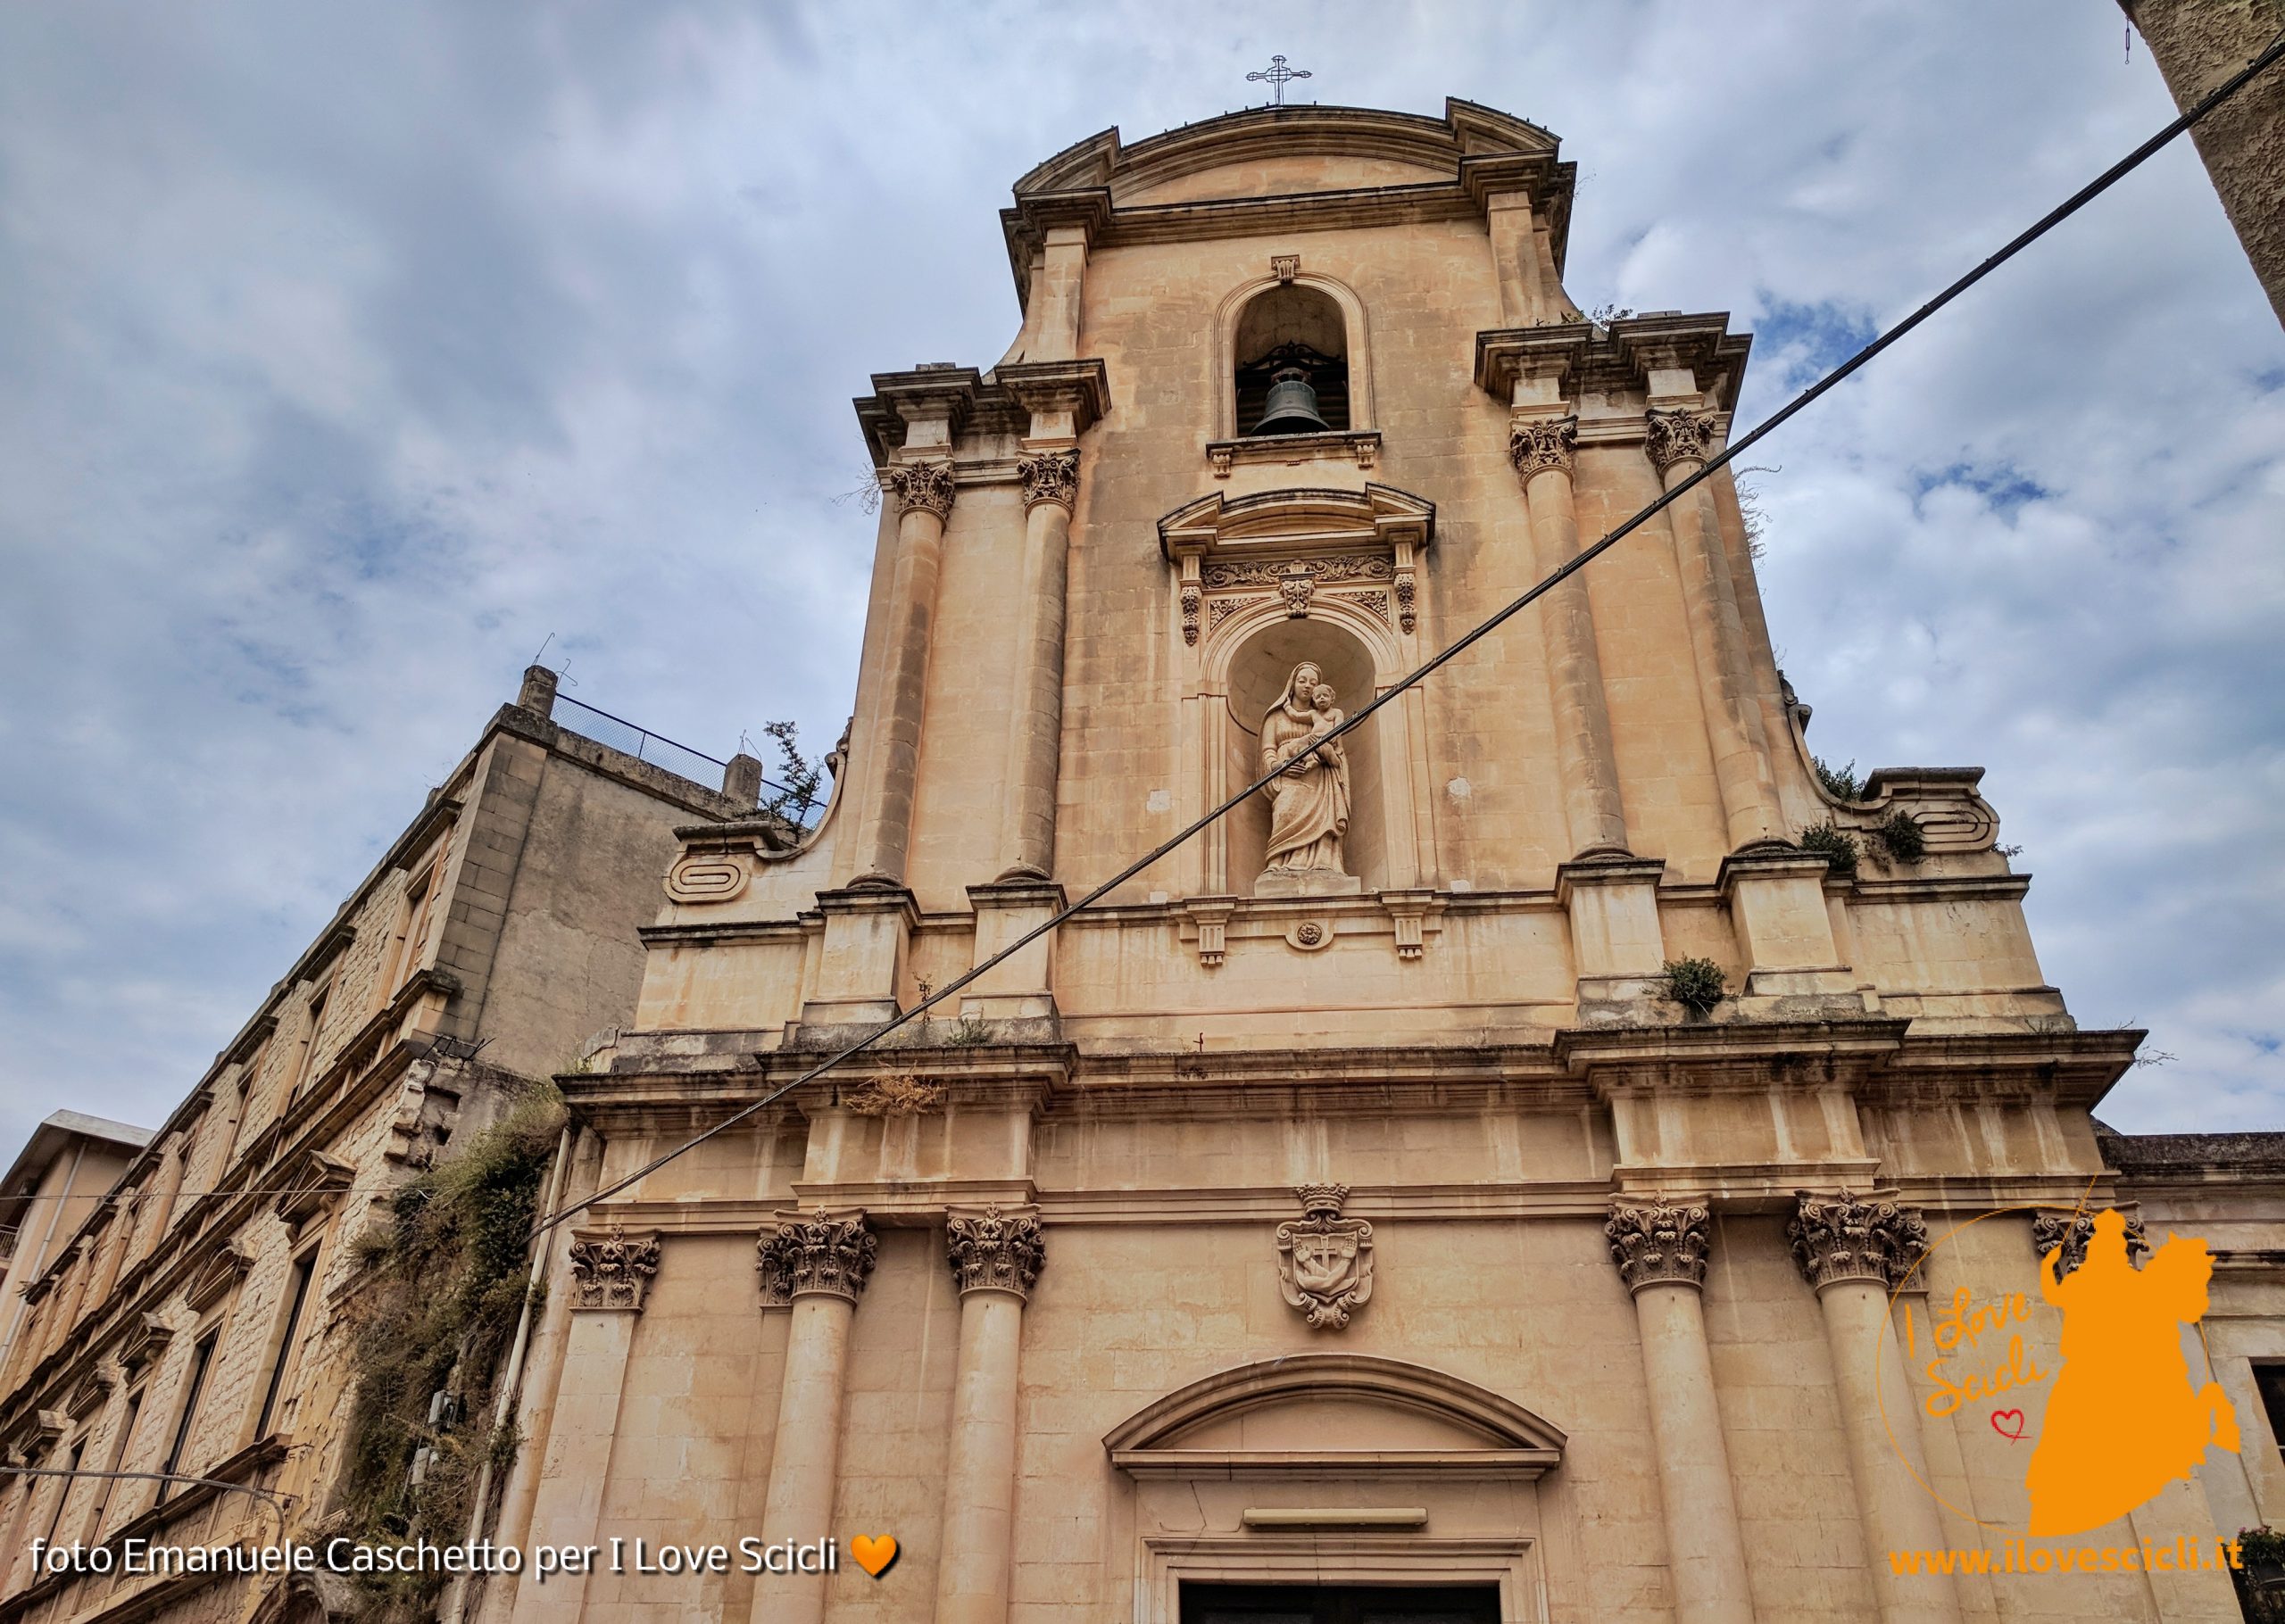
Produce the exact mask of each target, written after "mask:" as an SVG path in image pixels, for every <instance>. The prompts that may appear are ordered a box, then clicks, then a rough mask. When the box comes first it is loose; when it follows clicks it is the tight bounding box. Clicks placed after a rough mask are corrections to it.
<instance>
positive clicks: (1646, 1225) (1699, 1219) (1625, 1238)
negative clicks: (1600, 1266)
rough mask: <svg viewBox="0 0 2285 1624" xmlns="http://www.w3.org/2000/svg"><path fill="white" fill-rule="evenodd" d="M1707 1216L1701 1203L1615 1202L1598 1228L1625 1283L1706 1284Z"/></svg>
mask: <svg viewBox="0 0 2285 1624" xmlns="http://www.w3.org/2000/svg"><path fill="white" fill-rule="evenodd" d="M1708 1216H1709V1214H1708V1212H1707V1210H1706V1209H1705V1208H1704V1207H1702V1206H1666V1204H1664V1203H1663V1202H1659V1203H1653V1204H1650V1205H1649V1206H1634V1205H1632V1204H1628V1203H1617V1204H1614V1205H1613V1206H1612V1207H1611V1209H1610V1222H1608V1223H1606V1224H1605V1225H1603V1234H1604V1235H1605V1237H1606V1238H1608V1239H1609V1241H1610V1260H1611V1262H1613V1263H1615V1264H1617V1265H1618V1278H1619V1279H1620V1280H1624V1281H1625V1282H1626V1288H1627V1289H1628V1290H1629V1291H1640V1290H1641V1289H1642V1288H1643V1287H1645V1286H1663V1285H1680V1286H1703V1285H1705V1284H1706V1252H1707V1247H1708V1246H1709V1245H1710V1244H1711V1241H1710V1238H1709V1236H1708V1233H1707V1220H1708Z"/></svg>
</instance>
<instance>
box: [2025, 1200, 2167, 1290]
mask: <svg viewBox="0 0 2285 1624" xmlns="http://www.w3.org/2000/svg"><path fill="white" fill-rule="evenodd" d="M2121 1217H2122V1218H2123V1221H2124V1222H2125V1224H2126V1258H2127V1261H2128V1262H2129V1263H2133V1262H2134V1261H2135V1260H2136V1259H2137V1258H2139V1257H2140V1256H2141V1255H2142V1254H2143V1253H2145V1252H2148V1250H2149V1249H2150V1242H2149V1239H2148V1237H2147V1236H2146V1235H2144V1234H2143V1232H2142V1221H2141V1220H2140V1218H2134V1217H2127V1216H2126V1215H2125V1214H2121ZM2094 1234H2095V1214H2092V1213H2075V1214H2074V1213H2033V1214H2032V1251H2033V1252H2035V1253H2037V1254H2038V1255H2039V1261H2040V1268H2042V1269H2044V1268H2045V1267H2046V1266H2047V1255H2048V1253H2049V1252H2052V1251H2054V1250H2055V1248H2056V1247H2062V1248H2063V1261H2062V1262H2061V1263H2060V1264H2057V1267H2056V1272H2055V1273H2056V1278H2057V1280H2060V1279H2062V1278H2063V1276H2065V1275H2066V1274H2068V1273H2070V1272H2072V1271H2073V1270H2074V1269H2076V1268H2077V1267H2078V1266H2079V1265H2080V1264H2083V1263H2085V1262H2086V1261H2087V1243H2088V1242H2089V1241H2090V1240H2091V1239H2094Z"/></svg>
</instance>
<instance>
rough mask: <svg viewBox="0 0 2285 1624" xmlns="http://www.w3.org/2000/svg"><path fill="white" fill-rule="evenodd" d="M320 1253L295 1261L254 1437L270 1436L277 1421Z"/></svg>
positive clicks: (314, 1251) (309, 1253)
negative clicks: (280, 1400) (280, 1399)
mask: <svg viewBox="0 0 2285 1624" xmlns="http://www.w3.org/2000/svg"><path fill="white" fill-rule="evenodd" d="M317 1267H318V1255H317V1249H316V1248H315V1247H312V1248H311V1249H310V1250H309V1251H307V1252H304V1253H303V1254H302V1255H301V1256H299V1257H297V1258H295V1260H294V1276H293V1279H292V1280H290V1281H288V1282H287V1288H286V1317H285V1321H284V1322H283V1323H282V1324H281V1325H280V1326H279V1327H278V1346H277V1349H276V1351H275V1352H273V1353H272V1354H271V1355H270V1380H269V1381H268V1382H267V1383H265V1384H264V1385H263V1388H262V1412H261V1413H260V1414H258V1415H256V1416H255V1417H254V1422H253V1435H254V1437H256V1438H267V1437H269V1436H270V1422H271V1421H274V1420H275V1419H276V1418H277V1415H278V1399H279V1398H280V1397H281V1396H283V1394H284V1392H285V1389H286V1381H287V1377H288V1376H289V1375H291V1374H292V1372H293V1367H294V1363H295V1361H294V1352H295V1346H297V1345H298V1344H299V1342H300V1340H301V1332H302V1313H303V1309H304V1308H306V1307H307V1306H308V1305H309V1299H310V1282H311V1280H312V1279H313V1278H314V1277H315V1276H316V1274H317Z"/></svg>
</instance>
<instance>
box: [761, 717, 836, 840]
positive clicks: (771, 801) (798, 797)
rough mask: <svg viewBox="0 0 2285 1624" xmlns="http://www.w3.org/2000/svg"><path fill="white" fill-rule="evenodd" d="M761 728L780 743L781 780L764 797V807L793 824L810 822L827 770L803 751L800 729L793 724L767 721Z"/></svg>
mask: <svg viewBox="0 0 2285 1624" xmlns="http://www.w3.org/2000/svg"><path fill="white" fill-rule="evenodd" d="M761 731H762V732H764V733H768V734H769V736H770V738H771V739H772V740H773V741H775V742H776V743H777V779H778V785H777V791H776V792H775V793H773V794H771V795H770V796H769V797H768V798H767V799H766V800H763V802H762V803H761V809H762V811H763V812H765V813H767V814H769V816H773V817H782V818H785V819H786V820H787V821H788V822H790V823H795V824H802V823H807V822H808V821H809V815H810V808H812V807H814V806H816V805H817V803H818V791H819V789H820V788H821V786H822V785H823V784H824V783H825V769H824V767H823V766H820V765H819V764H818V763H817V762H814V761H812V760H810V758H808V757H807V756H804V755H803V754H802V746H801V742H800V739H799V732H800V730H799V729H797V728H796V727H795V726H794V724H793V723H791V722H765V723H763V724H762V725H761Z"/></svg>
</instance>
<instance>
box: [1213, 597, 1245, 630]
mask: <svg viewBox="0 0 2285 1624" xmlns="http://www.w3.org/2000/svg"><path fill="white" fill-rule="evenodd" d="M1247 601H1248V600H1247V599H1244V598H1216V599H1213V600H1211V601H1209V602H1208V604H1207V605H1206V629H1207V630H1208V631H1209V632H1210V631H1212V630H1213V629H1214V628H1215V627H1216V626H1220V625H1221V624H1222V622H1223V621H1224V620H1225V619H1226V618H1227V617H1230V616H1232V615H1234V614H1236V613H1237V612H1238V610H1240V609H1242V608H1244V607H1245V605H1246V603H1247Z"/></svg>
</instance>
